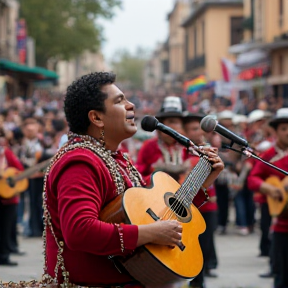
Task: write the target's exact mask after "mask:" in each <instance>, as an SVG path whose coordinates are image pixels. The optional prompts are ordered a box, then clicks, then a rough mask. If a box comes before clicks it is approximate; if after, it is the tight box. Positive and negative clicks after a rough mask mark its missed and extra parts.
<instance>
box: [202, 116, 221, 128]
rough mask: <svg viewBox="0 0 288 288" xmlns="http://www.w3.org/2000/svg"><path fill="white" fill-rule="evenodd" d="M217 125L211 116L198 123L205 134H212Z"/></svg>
mask: <svg viewBox="0 0 288 288" xmlns="http://www.w3.org/2000/svg"><path fill="white" fill-rule="evenodd" d="M216 125H217V121H216V120H215V119H214V118H213V117H212V116H209V115H208V116H206V117H204V118H203V119H202V120H201V122H200V127H201V129H202V130H203V131H205V132H212V131H213V130H214V129H215V127H216Z"/></svg>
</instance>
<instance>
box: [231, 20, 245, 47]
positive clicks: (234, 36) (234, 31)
mask: <svg viewBox="0 0 288 288" xmlns="http://www.w3.org/2000/svg"><path fill="white" fill-rule="evenodd" d="M242 23H243V17H231V20H230V24H231V25H230V27H231V43H230V44H231V45H235V44H239V43H241V41H242V40H243V26H242Z"/></svg>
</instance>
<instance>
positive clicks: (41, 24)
mask: <svg viewBox="0 0 288 288" xmlns="http://www.w3.org/2000/svg"><path fill="white" fill-rule="evenodd" d="M120 4H121V0H45V1H40V0H20V5H21V6H20V7H21V8H20V16H21V17H23V18H24V19H26V22H27V27H28V35H29V36H31V37H32V38H34V39H35V44H36V62H37V65H40V66H46V64H47V60H51V59H52V60H54V62H55V63H56V62H57V61H58V60H60V59H61V60H68V59H70V58H71V57H73V56H77V55H79V54H81V52H83V51H84V50H89V51H97V49H98V48H99V46H100V43H101V41H102V40H103V38H102V27H101V26H100V25H99V24H97V23H96V20H97V19H98V18H99V17H103V18H106V19H109V18H111V17H112V16H113V8H115V7H118V6H120Z"/></svg>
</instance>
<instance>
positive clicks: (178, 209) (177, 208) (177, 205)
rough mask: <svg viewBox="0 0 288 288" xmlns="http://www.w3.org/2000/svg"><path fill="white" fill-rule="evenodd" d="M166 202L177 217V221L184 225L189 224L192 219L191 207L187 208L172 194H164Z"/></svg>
mask: <svg viewBox="0 0 288 288" xmlns="http://www.w3.org/2000/svg"><path fill="white" fill-rule="evenodd" d="M164 202H165V204H166V206H167V207H169V209H170V210H172V211H173V212H174V214H175V216H176V217H177V220H178V221H180V222H183V223H188V222H190V221H191V219H192V213H191V210H190V207H187V206H185V205H184V203H182V202H181V201H179V200H178V199H177V198H176V197H175V194H174V193H172V192H166V193H165V194H164Z"/></svg>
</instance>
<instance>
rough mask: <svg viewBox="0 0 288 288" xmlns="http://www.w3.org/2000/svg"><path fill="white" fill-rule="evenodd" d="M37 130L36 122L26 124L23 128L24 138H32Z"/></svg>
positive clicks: (35, 135)
mask: <svg viewBox="0 0 288 288" xmlns="http://www.w3.org/2000/svg"><path fill="white" fill-rule="evenodd" d="M38 130H39V125H38V123H31V124H26V125H25V126H24V128H23V134H24V136H25V137H26V138H28V139H29V140H32V139H34V138H36V137H37V133H38Z"/></svg>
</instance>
